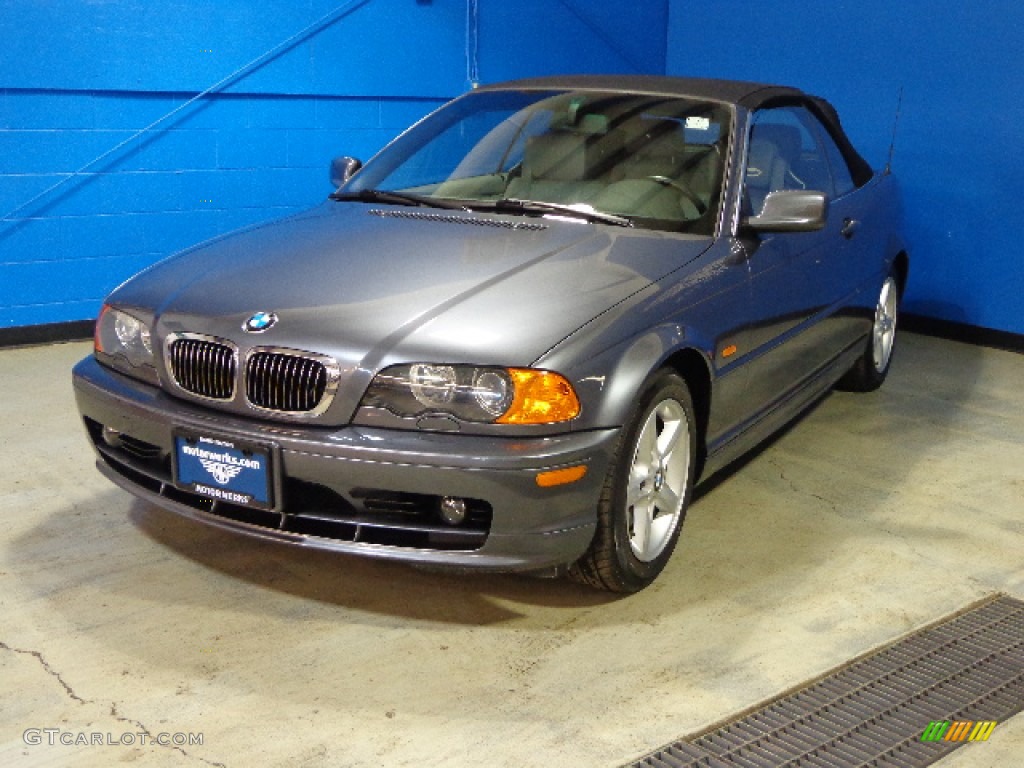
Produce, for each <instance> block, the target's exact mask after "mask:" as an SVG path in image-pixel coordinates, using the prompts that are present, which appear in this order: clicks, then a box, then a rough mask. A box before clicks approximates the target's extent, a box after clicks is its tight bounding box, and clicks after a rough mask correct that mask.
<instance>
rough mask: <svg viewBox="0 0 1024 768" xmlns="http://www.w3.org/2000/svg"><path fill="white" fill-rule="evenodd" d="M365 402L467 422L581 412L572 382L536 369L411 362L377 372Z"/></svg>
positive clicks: (544, 420)
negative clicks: (439, 414) (446, 416)
mask: <svg viewBox="0 0 1024 768" xmlns="http://www.w3.org/2000/svg"><path fill="white" fill-rule="evenodd" d="M362 404H363V405H364V406H370V407H375V408H386V409H388V410H389V411H391V412H392V413H395V414H398V415H399V416H419V415H421V414H426V413H447V414H451V415H452V416H454V417H455V418H457V419H461V420H463V421H478V422H492V423H498V424H551V423H555V422H559V421H569V420H570V419H574V418H576V416H578V415H579V412H580V404H579V400H578V399H577V398H576V392H575V391H574V390H573V388H572V385H571V384H570V383H569V382H568V381H567V380H566V379H565V377H564V376H561V375H559V374H557V373H552V372H550V371H538V370H534V369H532V368H494V367H486V368H485V367H476V366H471V365H439V364H435V363H413V364H412V365H395V366H392V367H390V368H387V369H385V370H383V371H381V372H380V373H379V374H377V376H376V378H374V380H373V382H372V383H371V384H370V388H369V389H368V390H367V392H366V395H365V396H364V397H363V402H362Z"/></svg>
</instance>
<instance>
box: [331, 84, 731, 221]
mask: <svg viewBox="0 0 1024 768" xmlns="http://www.w3.org/2000/svg"><path fill="white" fill-rule="evenodd" d="M729 117H730V112H729V109H728V108H727V107H725V106H723V105H721V104H714V103H710V102H701V101H692V100H686V99H679V98H672V97H667V96H651V95H631V94H621V93H599V92H590V91H579V92H557V93H553V92H536V91H533V92H531V91H493V92H486V91H485V92H481V93H472V94H469V95H468V96H465V97H463V98H461V99H458V100H456V101H454V102H452V103H451V104H450V105H448V106H446V107H444V108H443V109H441V110H439V111H438V112H436V113H434V114H433V115H431V116H430V117H428V118H427V119H426V120H424V121H423V122H421V123H419V124H418V125H416V126H415V127H414V128H412V129H411V130H410V131H408V132H406V133H405V134H403V135H402V136H401V137H400V138H398V139H397V140H396V141H395V142H393V143H392V144H390V145H389V146H388V147H386V148H385V149H384V150H383V151H382V152H381V153H380V154H378V155H377V156H376V157H374V158H373V160H371V161H370V162H369V163H367V165H366V167H365V168H363V169H362V170H361V171H360V172H359V173H358V174H356V175H355V176H354V177H353V178H352V179H351V180H350V181H349V182H348V183H347V184H346V185H344V186H343V187H342V188H341V189H340V190H339V193H340V195H341V196H342V197H348V196H354V195H357V194H358V193H360V192H363V193H365V192H367V191H368V190H382V191H389V192H400V193H404V194H410V195H417V196H422V197H425V198H429V199H438V200H439V201H440V200H445V201H454V202H458V203H460V204H462V205H464V206H465V207H466V208H470V209H473V208H479V209H488V208H489V207H491V208H493V209H495V210H502V212H504V209H501V208H499V207H498V203H500V202H501V201H507V200H510V199H511V200H525V201H536V202H538V203H554V204H559V205H571V206H574V207H577V208H579V209H581V210H592V211H594V212H597V213H601V214H612V215H615V216H623V217H628V218H629V219H630V220H631V221H632V223H633V224H634V226H642V227H649V228H655V229H666V230H673V231H685V232H692V233H696V234H706V235H710V234H712V232H713V229H714V223H715V221H716V219H717V215H718V205H719V200H720V198H721V189H722V168H723V164H724V162H723V159H724V155H725V152H726V146H727V142H728V135H729V126H730V119H729Z"/></svg>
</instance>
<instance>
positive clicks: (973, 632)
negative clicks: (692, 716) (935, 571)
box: [630, 596, 1024, 768]
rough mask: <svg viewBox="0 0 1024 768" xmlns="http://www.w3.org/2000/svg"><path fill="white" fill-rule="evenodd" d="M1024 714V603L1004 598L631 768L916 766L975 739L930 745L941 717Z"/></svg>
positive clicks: (988, 718) (960, 718)
mask: <svg viewBox="0 0 1024 768" xmlns="http://www.w3.org/2000/svg"><path fill="white" fill-rule="evenodd" d="M1021 710H1024V601H1020V600H1015V599H1013V598H1010V597H1006V596H999V597H996V598H994V599H992V600H989V601H986V602H984V603H982V604H980V605H978V606H976V607H974V608H970V609H968V610H967V611H965V612H964V613H961V614H959V615H957V616H954V617H953V618H950V619H947V620H945V621H943V622H941V623H940V624H937V625H934V626H931V627H929V628H926V629H923V630H921V631H919V632H916V633H914V634H913V635H910V636H909V637H906V638H904V639H903V640H899V641H897V642H896V643H894V644H892V645H890V646H888V647H886V648H883V649H882V650H880V651H876V652H874V653H872V654H871V655H869V656H867V657H864V658H862V659H860V660H858V661H854V662H853V663H851V664H849V665H847V666H845V667H843V668H841V669H839V670H838V671H836V672H833V673H830V674H828V675H827V676H826V677H824V678H822V679H821V680H819V681H817V682H815V683H812V684H810V685H808V686H807V687H805V688H802V689H800V690H798V691H796V692H795V693H791V694H788V695H786V696H783V697H782V698H779V699H777V700H775V701H773V702H771V703H770V704H768V705H766V706H764V707H762V708H760V709H758V710H757V711H755V712H752V713H750V714H748V715H745V716H744V717H742V718H740V719H739V720H735V721H733V722H731V723H728V724H726V725H722V726H719V727H717V728H715V729H714V730H713V731H710V732H707V733H704V734H701V735H698V736H695V737H693V738H689V739H686V740H683V741H678V742H675V743H674V744H670V745H668V746H666V747H664V748H662V749H660V750H658V751H656V752H654V753H652V754H650V755H648V756H647V757H644V758H643V759H641V760H638V761H636V762H635V763H631V764H630V768H767V767H769V766H770V767H771V768H781V767H782V766H792V767H793V768H795V767H796V766H800V768H812V766H828V767H829V768H854V767H855V766H871V767H872V768H913V767H915V766H925V765H931V764H932V763H934V762H935V761H936V760H939V759H940V758H942V757H944V756H945V755H947V754H949V752H951V751H952V750H954V749H956V748H957V747H960V746H963V745H964V744H965V743H967V742H966V741H945V740H943V741H921V736H922V734H923V733H924V731H925V729H926V728H927V727H928V725H929V723H931V722H932V721H943V720H948V721H1003V720H1006V719H1008V718H1009V717H1011V716H1012V715H1014V714H1016V713H1017V712H1020V711H1021ZM974 748H983V747H982V746H981V745H975V747H974Z"/></svg>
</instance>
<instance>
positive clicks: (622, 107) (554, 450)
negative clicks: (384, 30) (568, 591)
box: [73, 76, 909, 592]
mask: <svg viewBox="0 0 1024 768" xmlns="http://www.w3.org/2000/svg"><path fill="white" fill-rule="evenodd" d="M331 176H332V181H333V186H334V188H335V191H334V193H333V194H331V195H330V197H329V199H327V200H325V201H324V202H323V203H322V204H321V205H320V206H318V207H316V208H314V209H313V210H311V211H308V212H305V213H301V214H297V215H294V216H291V217H290V218H286V219H284V220H280V221H275V222H272V223H265V224H260V225H257V226H253V227H250V228H248V229H245V230H242V231H239V232H234V233H232V234H229V235H226V236H223V237H219V238H217V239H214V240H211V241H209V242H206V243H203V244H201V245H199V246H196V247H194V248H191V249H189V250H187V251H184V252H182V253H179V254H177V255H175V256H172V257H170V258H168V259H166V260H164V261H161V262H159V263H157V264H156V265H154V266H152V267H150V268H149V269H147V270H145V271H144V272H142V273H141V274H139V275H137V276H135V277H134V278H132V279H130V280H128V281H127V282H126V283H124V284H123V285H121V286H120V287H119V288H117V289H116V290H115V291H114V292H113V293H112V294H111V295H110V296H109V297H108V298H107V300H106V302H105V304H104V306H103V308H102V311H101V313H100V315H99V318H98V320H97V322H96V331H95V352H94V354H92V355H90V356H89V357H88V358H86V359H85V360H82V361H81V362H80V363H79V364H78V365H77V366H76V367H75V369H74V374H73V378H74V388H75V394H76V398H77V403H78V407H79V409H80V411H81V414H82V417H83V420H84V423H85V428H86V431H87V433H88V436H89V438H90V439H91V442H92V444H93V446H94V447H95V450H96V452H97V465H98V467H99V469H100V471H101V472H102V473H103V474H104V475H106V476H107V477H108V478H109V479H110V480H112V481H113V482H114V483H116V484H117V485H119V486H121V487H122V488H124V489H125V490H127V491H129V492H130V493H133V494H135V495H136V496H138V497H140V498H142V499H144V500H146V501H148V502H151V503H153V504H155V505H158V506H160V507H163V508H166V509H169V510H173V511H174V512H177V513H180V514H182V515H185V516H187V517H190V518H193V519H195V520H197V521H202V522H205V523H209V524H213V525H218V526H222V527H224V528H228V529H231V530H233V531H238V532H241V533H246V534H249V535H252V536H258V537H263V538H266V539H272V540H276V541H281V542H288V543H291V544H295V545H299V546H305V547H315V548H319V549H327V550H333V551H336V552H339V553H351V554H358V555H364V556H369V557H377V558H389V559H395V560H402V561H406V562H411V563H416V564H420V565H428V566H438V567H451V568H457V569H466V568H479V569H490V570H496V571H536V572H548V573H566V574H568V575H569V576H570V577H572V578H574V579H576V580H578V581H582V582H584V583H586V584H589V585H592V586H594V587H598V588H603V589H607V590H612V591H616V592H635V591H637V590H640V589H642V588H644V587H646V586H647V585H649V584H650V583H651V582H652V581H653V580H654V579H655V578H656V577H657V576H658V574H659V573H660V572H661V570H662V569H663V568H664V566H665V564H666V562H667V561H668V559H669V557H670V556H671V554H672V551H673V549H674V547H675V545H676V541H677V540H678V538H679V534H680V529H681V526H682V524H683V519H684V516H685V514H686V510H687V506H688V504H689V501H690V497H691V492H692V490H693V487H694V484H695V483H697V482H698V481H700V480H701V479H704V478H707V477H709V476H711V475H712V474H713V473H715V472H716V471H718V470H721V469H722V468H724V467H725V466H726V465H728V464H729V463H730V462H731V461H733V460H734V459H736V458H737V457H739V456H741V455H742V454H743V453H744V452H746V451H748V450H750V449H751V448H752V447H753V446H755V445H756V444H758V443H759V442H761V441H763V440H764V439H765V438H766V437H767V436H768V435H770V434H771V433H772V432H774V431H776V430H778V429H779V428H780V427H782V426H783V425H785V424H787V423H788V422H790V421H792V420H793V419H794V418H795V417H796V416H798V415H799V414H800V413H801V411H803V410H804V409H806V408H807V407H808V406H809V405H810V404H812V403H813V402H814V401H815V400H816V399H817V398H819V397H820V396H821V395H822V394H823V393H824V392H826V391H827V390H829V389H830V388H832V387H834V386H836V385H839V386H840V387H844V388H847V389H852V390H860V391H868V390H873V389H875V388H877V387H878V386H880V385H881V384H882V382H883V380H884V379H885V378H886V374H887V372H888V370H889V366H890V362H891V360H892V355H893V350H894V343H895V333H896V320H897V311H898V307H899V303H900V297H901V295H902V292H903V289H904V286H905V285H906V281H907V273H908V266H909V259H908V253H907V248H906V245H905V243H904V240H903V238H902V236H901V233H900V227H901V224H900V217H901V213H900V199H899V193H898V190H897V186H896V182H895V180H894V178H893V177H892V176H891V175H890V174H889V173H888V172H887V171H874V170H873V169H872V168H871V166H870V165H868V164H867V163H866V162H865V161H864V159H863V158H862V157H861V156H860V155H859V154H858V153H857V151H856V150H855V149H854V147H853V146H852V145H851V143H850V141H849V139H848V138H847V136H846V134H845V133H844V131H843V129H842V127H841V125H840V122H839V118H838V116H837V114H836V111H835V109H834V108H833V107H832V106H831V105H830V104H829V103H828V102H826V101H825V100H823V99H821V98H818V97H814V96H811V95H808V94H805V93H803V92H802V91H800V90H798V89H795V88H789V87H780V86H771V85H761V84H755V83H746V82H734V81H719V80H701V79H677V78H664V77H604V76H579V77H556V78H538V79H530V80H519V81H515V82H510V83H503V84H499V85H490V86H485V87H481V88H479V89H475V90H473V91H472V92H470V93H468V94H466V95H464V96H462V97H460V98H457V99H455V100H453V101H451V102H450V103H448V104H447V105H445V106H443V107H442V108H440V109H439V110H437V111H436V112H434V113H433V114H431V115H429V116H428V117H426V118H425V119H424V120H422V121H420V122H419V123H417V124H416V125H415V126H413V127H412V128H410V129H409V130H408V131H406V132H405V133H403V134H402V135H401V136H399V137H398V138H397V139H395V140H394V141H393V142H392V143H391V144H389V145H388V146H387V147H385V148H384V149H383V150H382V151H381V152H380V153H378V154H377V155H376V156H374V157H373V158H372V159H370V160H369V161H368V162H367V163H366V164H365V165H363V164H362V163H360V162H359V161H358V160H356V159H354V158H348V157H345V158H338V159H337V160H335V161H334V162H333V163H332V165H331Z"/></svg>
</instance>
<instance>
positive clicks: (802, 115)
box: [744, 107, 835, 213]
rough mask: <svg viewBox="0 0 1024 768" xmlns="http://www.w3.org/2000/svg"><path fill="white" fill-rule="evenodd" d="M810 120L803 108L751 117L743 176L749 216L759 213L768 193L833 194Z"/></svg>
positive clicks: (820, 148) (820, 147)
mask: <svg viewBox="0 0 1024 768" xmlns="http://www.w3.org/2000/svg"><path fill="white" fill-rule="evenodd" d="M811 120H812V117H811V115H810V114H809V113H808V112H807V110H805V109H803V108H802V107H779V108H776V109H763V110H760V111H758V112H757V113H756V114H755V115H754V120H753V124H752V125H751V129H750V147H749V150H748V153H747V169H746V173H745V176H744V183H745V190H746V196H747V197H746V202H747V205H748V206H749V210H750V211H751V212H754V213H757V212H760V210H761V208H762V206H763V205H764V199H765V198H766V197H767V196H768V193H769V192H778V191H781V190H787V189H807V190H815V191H818V192H824V193H826V194H827V195H829V196H833V195H834V194H835V190H834V189H833V185H832V177H831V175H830V173H829V168H828V161H827V160H826V159H825V153H824V151H823V150H822V146H821V143H820V142H819V141H818V137H817V132H816V131H815V130H812V125H813V123H811V122H810V121H811Z"/></svg>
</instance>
